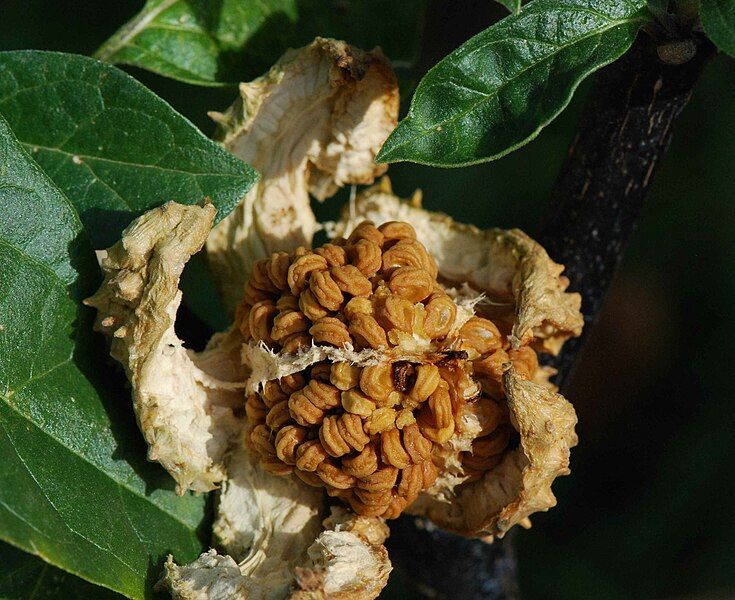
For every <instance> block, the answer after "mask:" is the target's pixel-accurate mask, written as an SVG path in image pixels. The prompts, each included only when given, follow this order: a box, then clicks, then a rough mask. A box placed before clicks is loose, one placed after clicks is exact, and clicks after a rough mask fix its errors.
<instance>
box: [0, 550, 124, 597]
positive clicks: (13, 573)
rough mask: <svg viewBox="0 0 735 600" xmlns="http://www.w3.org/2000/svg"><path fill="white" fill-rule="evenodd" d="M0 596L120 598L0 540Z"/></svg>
mask: <svg viewBox="0 0 735 600" xmlns="http://www.w3.org/2000/svg"><path fill="white" fill-rule="evenodd" d="M0 564H1V565H2V566H3V568H2V572H0V598H2V599H3V600H74V599H80V600H81V599H85V600H91V599H92V598H94V600H120V598H122V596H120V595H119V594H116V593H115V592H112V591H110V590H107V589H105V588H101V587H98V586H96V585H93V584H91V583H88V582H86V581H84V580H83V579H79V578H78V577H75V576H74V575H71V574H69V573H66V572H64V571H61V570H60V569H57V568H56V567H52V566H51V565H50V564H48V563H47V562H44V561H42V560H41V559H40V558H38V557H36V556H33V555H31V554H27V553H25V552H21V551H20V550H18V549H17V548H13V546H11V545H10V544H3V543H2V542H0Z"/></svg>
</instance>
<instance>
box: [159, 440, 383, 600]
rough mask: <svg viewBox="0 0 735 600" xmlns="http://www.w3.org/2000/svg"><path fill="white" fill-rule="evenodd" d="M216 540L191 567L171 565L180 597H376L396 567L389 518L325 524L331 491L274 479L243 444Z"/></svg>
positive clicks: (168, 572)
mask: <svg viewBox="0 0 735 600" xmlns="http://www.w3.org/2000/svg"><path fill="white" fill-rule="evenodd" d="M228 472H229V474H230V478H229V479H228V481H226V482H225V483H224V485H223V489H222V492H221V495H220V503H219V508H218V517H217V520H216V521H215V525H214V533H215V538H216V539H217V541H218V542H219V545H220V546H221V547H222V548H223V550H224V551H225V552H227V553H228V554H226V555H222V554H218V553H217V551H215V550H210V551H209V552H207V553H204V554H202V555H201V556H200V557H199V558H198V559H197V560H196V561H194V562H193V563H191V564H189V565H184V566H179V565H177V564H176V563H175V562H174V560H173V558H172V557H169V559H168V562H167V563H166V567H165V573H164V578H163V580H162V582H161V585H163V586H165V587H166V588H167V589H168V590H169V591H170V592H171V594H172V596H173V597H174V598H176V599H180V600H211V599H212V598H223V599H224V598H227V599H228V600H229V599H233V600H237V599H243V600H244V599H251V598H265V597H267V598H291V599H294V600H295V599H307V598H308V599H312V598H344V599H345V600H348V599H349V600H369V599H372V598H375V597H377V596H378V594H379V593H380V590H381V589H382V588H383V587H384V586H385V584H386V582H387V580H388V574H389V573H390V571H391V564H390V561H389V559H388V553H387V551H386V550H385V547H384V546H383V542H384V541H385V539H386V538H387V537H388V528H387V527H386V525H385V523H384V522H383V521H382V520H381V519H377V518H374V517H357V516H355V515H354V514H352V513H349V512H348V511H346V510H344V509H340V508H334V509H332V513H331V515H330V516H329V517H327V518H326V519H325V520H324V521H321V513H322V509H323V492H322V491H321V490H319V489H317V488H313V487H309V486H306V485H303V484H302V483H301V482H298V481H297V480H294V479H291V478H289V479H282V478H278V477H274V476H272V475H270V474H269V473H266V472H265V471H264V470H263V469H262V468H261V466H260V465H259V463H258V461H257V459H256V460H253V458H252V457H251V456H250V455H249V451H248V450H247V448H246V447H244V446H242V447H240V448H239V449H238V450H236V451H234V452H233V455H232V457H231V459H230V462H229V465H228Z"/></svg>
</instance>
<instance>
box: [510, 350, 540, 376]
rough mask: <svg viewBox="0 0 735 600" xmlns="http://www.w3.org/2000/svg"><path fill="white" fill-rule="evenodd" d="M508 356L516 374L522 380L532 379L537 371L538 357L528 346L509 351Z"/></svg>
mask: <svg viewBox="0 0 735 600" xmlns="http://www.w3.org/2000/svg"><path fill="white" fill-rule="evenodd" d="M508 356H509V357H510V360H511V361H512V362H513V367H514V368H515V370H516V372H517V373H518V374H519V375H520V376H521V377H523V378H524V379H533V376H534V375H535V374H536V371H537V370H538V356H537V355H536V352H534V350H533V348H531V347H530V346H522V347H521V348H518V349H517V350H509V351H508Z"/></svg>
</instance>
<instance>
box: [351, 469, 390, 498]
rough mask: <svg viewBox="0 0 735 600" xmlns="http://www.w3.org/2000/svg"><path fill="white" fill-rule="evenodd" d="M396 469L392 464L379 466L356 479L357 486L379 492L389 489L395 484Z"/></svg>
mask: <svg viewBox="0 0 735 600" xmlns="http://www.w3.org/2000/svg"><path fill="white" fill-rule="evenodd" d="M397 478H398V469H396V468H395V467H393V466H388V467H381V468H380V469H378V470H377V471H375V472H374V473H371V474H370V475H368V476H367V477H361V478H360V479H358V480H357V487H359V488H360V489H363V490H368V491H370V492H380V491H384V490H389V489H391V488H392V487H393V486H394V485H395V484H396V479H397Z"/></svg>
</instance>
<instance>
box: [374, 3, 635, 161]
mask: <svg viewBox="0 0 735 600" xmlns="http://www.w3.org/2000/svg"><path fill="white" fill-rule="evenodd" d="M636 21H641V22H644V21H645V18H644V17H635V18H630V19H623V20H618V21H611V22H610V23H611V24H610V25H608V26H606V27H604V28H601V29H597V30H595V31H594V32H590V33H587V34H585V35H583V36H581V37H578V38H574V39H573V40H572V41H570V42H568V43H567V44H563V45H561V46H558V47H557V49H556V50H555V51H553V52H551V53H549V54H548V55H547V56H545V57H544V58H543V59H542V60H539V61H538V62H534V63H532V64H530V65H529V66H527V67H525V68H524V69H522V70H520V71H518V72H517V73H515V74H514V75H513V76H512V77H510V78H509V79H507V80H505V81H504V82H503V83H501V84H499V85H498V86H497V87H496V88H495V89H494V90H493V91H491V92H481V91H479V90H474V91H477V93H480V94H483V97H482V98H481V99H480V100H478V101H477V102H475V103H473V104H472V105H471V106H470V107H468V108H467V109H466V110H463V111H461V112H459V113H457V114H456V115H454V116H453V117H451V118H449V119H445V120H444V121H438V122H436V123H434V124H432V125H431V127H428V128H425V129H423V131H421V132H420V133H417V134H416V135H413V136H411V137H410V138H408V139H407V140H406V141H405V142H402V143H401V144H396V145H395V146H393V148H391V149H390V152H389V153H388V156H389V157H390V155H391V154H393V153H394V152H395V151H396V150H398V149H400V148H403V147H404V146H406V145H408V144H411V143H413V142H415V141H416V140H419V139H422V138H424V137H426V136H427V135H430V134H432V133H436V128H437V127H443V126H444V125H449V124H454V123H455V122H456V121H457V120H459V119H461V118H462V117H464V116H466V115H467V114H469V113H471V112H473V111H474V110H475V109H476V108H477V107H478V106H481V105H482V104H484V103H485V102H488V101H490V100H491V99H492V98H495V97H497V96H498V95H499V93H500V92H501V91H502V90H503V89H505V88H506V87H507V86H508V85H510V84H511V83H513V82H514V81H515V80H516V79H517V78H519V77H520V76H521V75H523V74H524V73H525V72H527V71H529V70H530V69H532V68H534V67H537V66H538V65H540V64H541V63H543V62H545V61H547V60H549V59H550V58H554V57H556V56H557V55H558V54H559V53H560V52H561V51H563V50H565V49H566V48H569V47H570V46H573V45H574V44H577V43H579V42H581V41H584V40H586V39H588V38H591V37H594V36H601V35H602V34H604V33H607V32H608V31H610V30H611V29H614V28H615V27H618V26H619V25H627V24H631V23H635V22H636ZM508 39H509V38H505V39H504V40H503V41H507V40H508ZM497 41H498V40H496V41H493V42H491V43H489V44H487V45H491V44H494V43H496V42H497ZM485 47H486V46H482V47H481V48H485ZM478 49H479V48H478ZM478 49H475V50H478ZM411 112H412V111H411V110H409V112H408V115H407V117H406V121H405V122H407V121H408V119H413V118H414V117H413V115H412V114H411Z"/></svg>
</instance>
